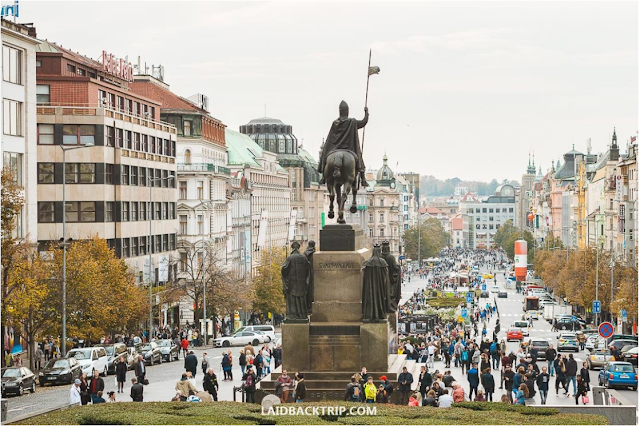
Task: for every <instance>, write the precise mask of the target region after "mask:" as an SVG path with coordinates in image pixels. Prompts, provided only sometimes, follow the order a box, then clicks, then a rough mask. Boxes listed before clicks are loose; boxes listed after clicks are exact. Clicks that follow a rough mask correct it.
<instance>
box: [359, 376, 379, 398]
mask: <svg viewBox="0 0 640 426" xmlns="http://www.w3.org/2000/svg"><path fill="white" fill-rule="evenodd" d="M354 380H355V379H354ZM358 387H359V386H358ZM376 395H377V390H376V385H374V384H373V377H372V376H369V377H368V379H367V383H366V384H365V385H364V398H365V402H366V403H367V404H373V403H374V402H375V400H376Z"/></svg>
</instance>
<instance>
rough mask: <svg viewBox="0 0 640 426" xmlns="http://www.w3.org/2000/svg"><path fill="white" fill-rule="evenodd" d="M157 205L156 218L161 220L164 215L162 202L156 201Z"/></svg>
mask: <svg viewBox="0 0 640 426" xmlns="http://www.w3.org/2000/svg"><path fill="white" fill-rule="evenodd" d="M155 205H156V211H155V214H154V218H155V220H160V218H161V217H162V203H155Z"/></svg>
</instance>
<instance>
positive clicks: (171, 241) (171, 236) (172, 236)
mask: <svg viewBox="0 0 640 426" xmlns="http://www.w3.org/2000/svg"><path fill="white" fill-rule="evenodd" d="M175 249H176V234H169V250H175Z"/></svg>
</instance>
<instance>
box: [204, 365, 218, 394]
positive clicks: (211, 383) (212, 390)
mask: <svg viewBox="0 0 640 426" xmlns="http://www.w3.org/2000/svg"><path fill="white" fill-rule="evenodd" d="M202 387H203V388H204V390H205V391H207V392H209V394H210V395H211V397H212V398H213V400H214V401H217V400H218V377H217V376H216V373H214V372H213V368H209V369H208V370H207V372H206V373H205V375H204V379H202Z"/></svg>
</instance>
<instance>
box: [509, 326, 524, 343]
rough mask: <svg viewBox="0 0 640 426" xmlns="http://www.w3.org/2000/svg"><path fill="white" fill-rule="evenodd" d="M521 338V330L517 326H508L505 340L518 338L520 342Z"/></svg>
mask: <svg viewBox="0 0 640 426" xmlns="http://www.w3.org/2000/svg"><path fill="white" fill-rule="evenodd" d="M522 339H523V337H522V330H520V329H519V328H510V329H509V331H507V342H510V341H511V340H519V341H521V342H522Z"/></svg>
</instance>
